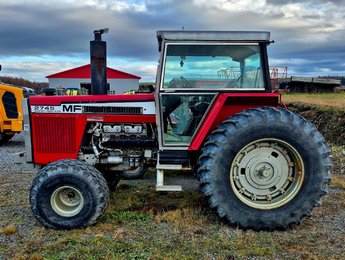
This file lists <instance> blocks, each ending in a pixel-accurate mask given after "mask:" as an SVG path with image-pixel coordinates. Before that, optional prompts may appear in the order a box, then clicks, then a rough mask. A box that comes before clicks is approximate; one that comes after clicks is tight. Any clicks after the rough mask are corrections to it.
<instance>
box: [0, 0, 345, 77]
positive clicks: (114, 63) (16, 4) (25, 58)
mask: <svg viewBox="0 0 345 260" xmlns="http://www.w3.org/2000/svg"><path fill="white" fill-rule="evenodd" d="M343 3H344V1H342V0H330V1H327V0H314V1H311V0H309V1H308V0H291V1H290V0H189V1H188V0H175V1H174V0H160V1H158V0H157V1H155V0H0V35H1V38H0V64H2V66H3V70H2V71H1V72H0V73H1V75H9V76H18V77H23V78H26V79H30V80H35V81H47V80H46V78H45V76H47V75H49V74H52V73H56V72H59V71H62V70H65V69H70V68H73V67H76V66H81V65H84V64H87V63H88V62H89V59H90V58H89V41H90V40H92V38H93V30H94V29H99V28H104V27H108V28H109V33H108V34H106V35H104V36H103V39H105V40H106V41H107V44H108V50H107V51H108V65H109V66H110V67H113V68H116V69H119V70H123V71H126V72H129V73H133V74H136V75H138V76H141V77H142V81H153V80H154V78H155V73H156V65H157V60H158V49H157V40H156V31H157V30H161V29H173V30H179V29H181V28H182V27H184V28H185V30H264V31H270V32H271V38H272V39H273V40H275V43H274V44H272V45H270V46H269V58H270V65H272V66H288V69H289V75H300V76H319V75H345V5H344V4H343Z"/></svg>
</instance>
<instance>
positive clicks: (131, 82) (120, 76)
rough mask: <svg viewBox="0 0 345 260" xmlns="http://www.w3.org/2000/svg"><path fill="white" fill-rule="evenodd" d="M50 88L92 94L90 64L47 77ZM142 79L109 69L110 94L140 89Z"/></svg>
mask: <svg viewBox="0 0 345 260" xmlns="http://www.w3.org/2000/svg"><path fill="white" fill-rule="evenodd" d="M46 78H47V79H48V81H49V88H74V89H82V88H84V89H86V90H88V92H89V93H90V89H91V72H90V64H87V65H84V66H81V67H77V68H73V69H69V70H65V71H62V72H58V73H55V74H52V75H49V76H46ZM140 79H141V77H139V76H136V75H133V74H130V73H127V72H123V71H120V70H116V69H112V68H108V67H107V82H108V86H109V91H110V93H117V94H118V93H124V92H126V91H129V90H133V89H135V90H136V89H138V87H139V80H140Z"/></svg>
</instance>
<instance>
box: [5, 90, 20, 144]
mask: <svg viewBox="0 0 345 260" xmlns="http://www.w3.org/2000/svg"><path fill="white" fill-rule="evenodd" d="M23 91H24V90H23V89H22V88H19V87H14V86H11V85H7V84H3V83H0V144H3V143H5V142H7V141H8V140H10V139H11V138H12V137H13V136H14V135H15V134H16V133H20V132H21V131H22V130H23V112H22V105H21V102H22V99H23V98H24V92H23Z"/></svg>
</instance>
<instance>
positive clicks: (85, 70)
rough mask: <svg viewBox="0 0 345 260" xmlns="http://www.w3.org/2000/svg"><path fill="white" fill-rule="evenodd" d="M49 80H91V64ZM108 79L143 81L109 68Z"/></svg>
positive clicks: (53, 76)
mask: <svg viewBox="0 0 345 260" xmlns="http://www.w3.org/2000/svg"><path fill="white" fill-rule="evenodd" d="M46 78H48V79H54V78H64V79H90V78H91V72H90V64H86V65H84V66H80V67H77V68H73V69H69V70H65V71H61V72H58V73H55V74H51V75H48V76H46ZM107 78H108V79H141V77H139V76H136V75H133V74H130V73H127V72H123V71H120V70H116V69H112V68H109V67H107Z"/></svg>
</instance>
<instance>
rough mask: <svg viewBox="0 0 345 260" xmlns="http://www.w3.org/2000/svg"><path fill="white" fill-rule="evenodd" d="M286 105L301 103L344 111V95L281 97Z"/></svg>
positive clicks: (318, 94) (316, 94)
mask: <svg viewBox="0 0 345 260" xmlns="http://www.w3.org/2000/svg"><path fill="white" fill-rule="evenodd" d="M282 100H283V101H284V102H286V103H296V102H298V103H303V104H309V105H317V106H325V107H335V108H339V109H342V110H343V109H345V93H313V94H306V93H300V94H286V93H284V94H283V95H282Z"/></svg>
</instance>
